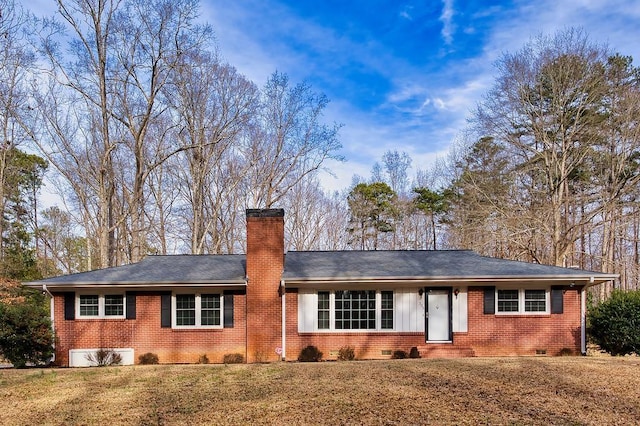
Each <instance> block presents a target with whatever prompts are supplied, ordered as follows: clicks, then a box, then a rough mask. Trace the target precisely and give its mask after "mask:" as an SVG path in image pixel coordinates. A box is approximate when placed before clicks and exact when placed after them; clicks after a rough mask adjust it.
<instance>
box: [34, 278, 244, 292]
mask: <svg viewBox="0 0 640 426" xmlns="http://www.w3.org/2000/svg"><path fill="white" fill-rule="evenodd" d="M24 285H25V286H27V287H31V288H43V286H46V287H47V288H48V289H50V290H55V289H56V288H95V287H127V288H150V289H154V288H163V287H176V286H180V287H226V286H235V287H237V286H243V287H245V286H246V285H247V282H246V280H244V279H242V280H225V281H161V282H158V281H154V282H153V283H149V282H141V281H102V282H96V281H76V282H57V283H47V282H43V281H32V282H26V283H24Z"/></svg>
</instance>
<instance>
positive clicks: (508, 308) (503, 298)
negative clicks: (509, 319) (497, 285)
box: [498, 290, 518, 312]
mask: <svg viewBox="0 0 640 426" xmlns="http://www.w3.org/2000/svg"><path fill="white" fill-rule="evenodd" d="M498 312H518V290H498Z"/></svg>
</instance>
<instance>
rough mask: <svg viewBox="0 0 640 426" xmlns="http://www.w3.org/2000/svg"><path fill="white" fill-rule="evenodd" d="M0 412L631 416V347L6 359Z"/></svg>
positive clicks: (638, 365) (48, 420) (206, 417)
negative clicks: (471, 354) (187, 359)
mask: <svg viewBox="0 0 640 426" xmlns="http://www.w3.org/2000/svg"><path fill="white" fill-rule="evenodd" d="M0 399H1V400H2V401H3V409H2V410H0V424H45V425H47V424H102V423H109V424H114V425H118V424H172V425H173V424H249V423H250V424H353V423H359V424H382V425H385V424H479V423H482V424H585V425H589V424H593V425H596V424H631V423H634V422H637V421H638V419H640V359H638V358H631V357H625V358H604V357H601V358H600V357H599V358H592V357H584V358H580V357H563V358H485V359H483V358H469V359H456V360H424V359H423V360H397V361H357V362H323V363H309V364H306V363H278V364H263V365H228V366H224V365H192V366H131V367H108V368H86V369H50V370H46V369H45V370H1V371H0Z"/></svg>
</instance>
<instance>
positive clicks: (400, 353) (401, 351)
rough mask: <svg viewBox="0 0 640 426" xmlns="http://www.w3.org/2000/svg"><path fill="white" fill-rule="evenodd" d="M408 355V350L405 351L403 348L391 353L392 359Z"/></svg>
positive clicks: (403, 357)
mask: <svg viewBox="0 0 640 426" xmlns="http://www.w3.org/2000/svg"><path fill="white" fill-rule="evenodd" d="M406 357H407V351H403V350H402V349H398V350H397V351H393V355H391V359H405V358H406Z"/></svg>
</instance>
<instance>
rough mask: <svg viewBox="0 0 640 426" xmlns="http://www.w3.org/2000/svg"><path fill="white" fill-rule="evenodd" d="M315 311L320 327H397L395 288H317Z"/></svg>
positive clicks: (317, 323)
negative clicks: (323, 289)
mask: <svg viewBox="0 0 640 426" xmlns="http://www.w3.org/2000/svg"><path fill="white" fill-rule="evenodd" d="M316 313H317V322H316V327H317V329H318V330H326V331H376V330H378V331H384V330H390V331H391V330H393V328H394V320H393V317H394V298H393V291H376V290H333V291H318V292H317V307H316Z"/></svg>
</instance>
